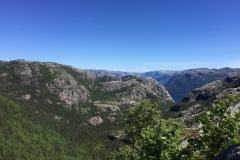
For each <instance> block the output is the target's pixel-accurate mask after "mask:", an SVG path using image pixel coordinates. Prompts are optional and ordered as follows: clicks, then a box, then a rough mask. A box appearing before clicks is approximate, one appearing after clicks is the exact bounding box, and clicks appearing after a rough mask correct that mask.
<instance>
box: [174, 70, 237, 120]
mask: <svg viewBox="0 0 240 160" xmlns="http://www.w3.org/2000/svg"><path fill="white" fill-rule="evenodd" d="M226 95H235V96H237V97H240V73H235V74H231V75H229V76H227V77H226V78H225V79H223V80H217V81H214V82H211V83H209V84H206V85H204V86H203V87H200V88H196V89H194V90H193V91H192V92H190V93H189V94H188V95H187V96H185V97H184V98H183V99H182V101H179V102H178V103H176V104H175V105H174V106H173V107H172V108H171V110H170V111H171V112H177V113H178V116H179V117H191V116H194V115H197V114H199V113H201V112H202V111H203V110H204V109H205V108H206V107H210V106H211V105H212V102H214V101H215V100H218V99H221V98H224V97H225V96H226Z"/></svg>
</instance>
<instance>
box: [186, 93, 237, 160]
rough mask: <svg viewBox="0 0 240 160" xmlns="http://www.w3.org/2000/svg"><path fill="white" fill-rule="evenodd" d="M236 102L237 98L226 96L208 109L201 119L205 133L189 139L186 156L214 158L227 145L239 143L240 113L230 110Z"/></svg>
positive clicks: (190, 157) (191, 157)
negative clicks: (233, 112)
mask: <svg viewBox="0 0 240 160" xmlns="http://www.w3.org/2000/svg"><path fill="white" fill-rule="evenodd" d="M235 102H236V99H235V98H233V97H226V98H225V99H224V100H220V101H218V102H217V103H215V104H213V107H211V108H209V109H208V110H207V111H206V114H205V116H204V117H203V118H202V119H201V120H200V123H201V124H202V128H201V130H202V132H203V133H202V134H200V136H199V137H194V138H192V139H190V140H189V142H190V144H189V145H188V147H187V148H186V149H185V150H184V151H185V152H186V153H185V156H186V157H188V158H189V159H196V157H198V158H197V159H212V158H213V157H215V156H216V155H217V154H218V153H219V152H221V151H222V150H223V149H225V148H226V147H228V146H230V145H231V144H234V143H237V141H238V139H237V135H238V134H237V132H238V131H239V127H240V113H239V112H238V113H236V114H231V112H230V110H229V107H230V106H232V105H234V103H235ZM183 154H184V153H183Z"/></svg>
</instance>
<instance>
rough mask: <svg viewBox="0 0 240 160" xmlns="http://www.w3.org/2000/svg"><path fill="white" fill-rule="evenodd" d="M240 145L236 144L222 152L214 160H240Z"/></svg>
mask: <svg viewBox="0 0 240 160" xmlns="http://www.w3.org/2000/svg"><path fill="white" fill-rule="evenodd" d="M239 159H240V144H234V145H231V146H230V147H228V148H226V149H224V150H223V151H222V152H220V153H219V154H218V155H217V156H216V157H215V158H214V159H213V160H239Z"/></svg>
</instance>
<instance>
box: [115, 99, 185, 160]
mask: <svg viewBox="0 0 240 160" xmlns="http://www.w3.org/2000/svg"><path fill="white" fill-rule="evenodd" d="M160 115H161V112H160V109H159V104H158V103H156V102H155V103H151V102H150V101H149V100H143V101H142V102H141V103H140V104H139V105H136V106H134V107H131V108H129V110H128V114H127V117H126V120H125V121H124V122H123V124H124V126H125V127H126V129H125V133H126V135H127V138H129V141H130V143H129V145H127V146H125V147H124V148H122V152H121V154H120V155H119V156H118V157H117V159H129V160H137V159H165V160H167V159H177V156H178V154H179V153H180V150H181V145H180V144H181V137H180V128H181V126H182V125H181V124H180V123H178V122H176V121H174V120H172V119H169V120H165V119H162V118H161V117H160Z"/></svg>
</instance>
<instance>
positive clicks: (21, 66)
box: [12, 60, 32, 85]
mask: <svg viewBox="0 0 240 160" xmlns="http://www.w3.org/2000/svg"><path fill="white" fill-rule="evenodd" d="M12 62H13V64H14V73H13V74H14V76H15V77H16V78H17V81H18V83H19V84H24V85H30V84H31V78H32V70H31V69H30V67H29V62H28V61H26V60H16V61H12Z"/></svg>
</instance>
